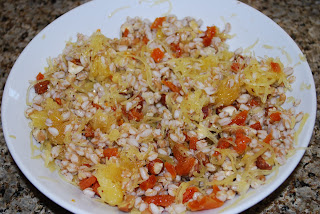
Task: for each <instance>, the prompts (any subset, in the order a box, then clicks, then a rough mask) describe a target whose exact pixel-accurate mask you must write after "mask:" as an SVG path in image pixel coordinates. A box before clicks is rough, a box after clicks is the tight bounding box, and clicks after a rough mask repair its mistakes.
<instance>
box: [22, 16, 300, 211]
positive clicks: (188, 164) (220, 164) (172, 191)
mask: <svg viewBox="0 0 320 214" xmlns="http://www.w3.org/2000/svg"><path fill="white" fill-rule="evenodd" d="M201 24H202V22H201V20H195V19H194V18H190V17H186V18H184V19H182V20H178V19H177V18H176V17H175V16H168V17H159V18H156V19H155V20H154V21H153V22H150V21H149V20H145V19H144V20H142V19H140V18H128V19H127V21H126V22H125V23H124V24H123V25H122V26H121V37H120V39H118V38H115V39H110V38H107V37H106V36H104V35H103V34H102V33H101V32H100V30H97V31H96V32H95V33H93V34H92V35H91V36H90V37H88V36H85V35H82V34H78V36H77V41H76V42H68V43H67V44H66V47H65V49H64V50H63V53H62V54H60V55H59V56H58V57H56V58H54V59H49V60H48V67H47V68H45V72H43V73H39V74H38V75H37V77H36V80H35V81H32V83H31V86H30V88H29V89H32V90H33V88H34V90H35V96H34V97H33V98H32V102H29V101H27V103H28V105H29V108H28V109H27V110H26V116H27V117H28V118H30V119H31V123H30V124H31V127H32V134H33V137H34V138H35V139H36V141H37V142H38V143H39V145H40V151H41V157H42V158H43V159H44V162H45V165H46V166H47V167H50V168H52V167H56V168H57V169H58V170H59V172H60V173H61V174H62V175H63V177H64V178H65V179H66V180H67V181H69V182H71V183H73V184H74V185H77V186H78V187H79V188H80V189H81V190H82V192H83V194H85V195H87V196H89V197H92V198H96V199H98V200H101V201H102V202H105V203H107V204H109V205H111V206H117V207H118V208H119V209H120V210H121V211H125V212H130V211H131V212H142V213H144V214H147V213H162V212H168V213H182V212H185V211H187V210H191V211H198V210H206V209H213V208H218V207H220V206H222V205H223V204H224V203H225V202H226V201H227V200H231V199H233V198H234V197H235V196H236V195H241V194H244V193H246V192H247V191H248V189H249V188H250V187H251V188H257V187H259V186H260V185H263V184H264V183H265V182H266V175H269V174H271V173H272V172H274V171H276V169H277V168H278V166H279V165H283V164H284V163H285V162H286V158H287V156H288V155H289V154H290V153H291V152H292V150H293V142H294V127H295V125H296V123H298V122H299V121H300V120H301V119H302V117H303V113H302V112H300V113H296V112H295V108H294V107H295V106H297V105H299V101H298V100H296V101H295V102H294V103H293V106H292V107H291V108H289V109H283V108H282V107H281V105H282V104H283V103H284V102H285V101H286V95H285V93H286V91H287V90H288V89H290V84H291V83H292V82H293V81H294V80H295V77H294V76H292V73H293V69H292V68H289V67H287V68H285V67H284V66H283V64H282V63H281V62H280V60H279V59H278V58H264V59H259V60H258V59H257V58H255V57H253V56H245V55H244V54H243V53H242V49H241V48H239V49H237V50H236V51H234V52H231V51H229V50H228V46H227V45H226V43H225V41H226V39H228V38H230V36H229V35H228V32H229V30H230V24H226V26H225V29H224V30H221V29H219V28H218V27H216V26H208V27H206V28H205V29H201V28H200V26H201ZM28 99H29V98H28Z"/></svg>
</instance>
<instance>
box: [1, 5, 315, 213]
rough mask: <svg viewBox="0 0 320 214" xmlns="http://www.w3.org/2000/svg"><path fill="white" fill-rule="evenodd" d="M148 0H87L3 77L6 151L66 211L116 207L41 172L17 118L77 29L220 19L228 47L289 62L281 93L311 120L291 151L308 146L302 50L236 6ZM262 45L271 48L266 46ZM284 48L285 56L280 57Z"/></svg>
mask: <svg viewBox="0 0 320 214" xmlns="http://www.w3.org/2000/svg"><path fill="white" fill-rule="evenodd" d="M153 2H154V1H141V0H140V1H139V0H122V1H112V0H108V1H106V0H101V1H92V2H89V3H86V4H84V5H81V6H79V7H77V8H75V9H73V10H71V11H70V12H68V13H66V14H65V15H63V16H61V17H60V18H58V19H57V20H55V21H54V22H53V23H51V24H50V25H48V26H47V27H46V28H45V29H44V30H42V31H41V32H40V33H39V34H38V35H37V36H36V37H35V38H34V39H33V40H32V41H31V42H30V44H29V45H28V46H27V47H26V48H25V49H24V51H23V52H22V53H21V55H20V57H19V58H18V60H17V61H16V63H15V64H14V66H13V68H12V70H11V73H10V75H9V77H8V80H7V83H6V86H5V91H4V94H3V100H2V109H1V114H2V124H3V131H4V135H5V139H6V142H7V145H8V148H9V150H10V152H11V154H12V156H13V158H14V160H15V161H16V163H17V165H18V166H19V168H20V169H21V171H22V172H23V173H24V174H25V176H26V177H27V178H28V179H29V180H30V181H31V183H32V184H33V185H34V186H36V187H37V188H38V189H39V190H40V191H41V192H42V193H43V194H45V195H46V196H47V197H49V198H50V199H51V200H53V201H54V202H56V203H57V204H59V205H60V206H62V207H64V208H66V209H67V210H70V211H72V212H75V213H96V214H98V213H106V212H110V213H116V212H118V210H117V208H115V207H110V206H108V205H106V204H103V203H99V202H97V201H94V200H92V199H90V198H87V197H86V196H85V195H84V194H82V193H81V191H80V190H79V189H78V188H77V187H75V186H72V185H71V184H68V183H66V182H65V181H63V180H62V179H61V178H60V177H59V175H58V173H57V172H53V173H52V172H50V171H49V169H47V168H45V167H44V163H43V161H42V160H41V159H32V158H31V149H30V141H29V135H30V128H29V127H28V122H29V121H28V120H27V119H26V118H25V116H24V110H25V109H26V101H25V100H26V90H27V88H28V86H29V83H28V80H31V79H34V78H35V76H36V75H37V73H38V72H43V68H44V67H45V66H46V59H47V58H48V57H56V56H57V55H58V54H59V53H61V52H62V50H63V48H64V46H65V41H67V40H69V39H70V38H72V39H73V40H75V38H76V34H77V33H78V32H80V33H83V34H86V35H91V34H92V33H93V32H94V31H96V30H97V29H101V31H102V33H104V34H105V35H106V36H107V37H118V36H119V34H120V30H119V29H120V25H121V24H122V23H124V22H125V20H126V17H127V16H131V17H135V16H140V17H143V18H149V19H150V20H153V19H154V18H155V17H159V16H162V15H163V14H164V13H167V12H169V13H171V14H175V15H177V16H178V18H183V17H185V16H191V17H195V18H197V19H199V18H201V19H202V20H203V21H204V24H203V28H205V26H208V25H210V26H211V25H213V24H215V25H217V26H218V27H220V28H224V24H225V22H229V23H231V25H232V30H231V34H235V35H236V36H235V37H234V38H232V39H231V40H229V41H228V42H227V43H228V44H229V45H230V49H231V50H235V49H236V48H238V47H244V48H245V47H249V46H250V45H252V44H254V43H255V42H256V41H258V42H257V44H256V45H255V46H254V47H253V49H252V51H254V53H255V55H256V56H265V55H268V56H272V57H277V56H278V57H280V59H281V60H282V62H283V63H284V64H285V65H291V66H293V65H295V72H294V75H295V76H296V77H297V81H296V82H295V83H294V84H293V90H292V92H290V93H289V94H288V96H294V97H296V98H300V99H301V100H302V102H301V105H300V106H299V107H298V109H297V111H303V112H308V113H309V115H310V117H309V119H308V120H307V122H306V124H305V126H304V128H303V130H302V133H301V134H300V137H299V139H298V145H297V147H307V146H308V144H309V141H310V137H311V135H312V131H313V126H314V121H315V116H316V94H315V87H314V81H313V77H312V73H311V71H310V68H309V66H308V63H307V62H306V61H303V60H301V56H302V52H301V51H300V50H299V48H298V46H297V45H296V44H295V43H294V41H293V40H292V39H291V38H290V37H289V36H288V35H287V34H286V33H285V31H283V30H282V29H281V28H280V27H279V26H278V25H277V24H275V23H274V22H273V21H272V20H270V19H269V18H268V17H266V16H264V15H263V14H262V13H260V12H258V11H257V10H255V9H253V8H251V7H249V6H247V5H245V4H243V3H240V2H238V1H221V0H197V1H193V0H184V1H182V0H180V1H178V0H177V1H173V0H172V1H162V3H158V4H157V3H155V4H154V3H153ZM160 2H161V1H160ZM171 6H172V7H171ZM265 45H270V46H272V47H274V48H273V49H267V48H265V47H266V46H265ZM279 47H280V48H279ZM284 51H285V52H287V53H288V54H289V55H290V57H288V56H286V54H284ZM297 63H298V64H297ZM301 84H307V85H310V89H309V90H307V89H305V90H301V89H300V86H301ZM12 136H15V137H16V138H15V139H14V138H13V137H12ZM303 154H304V151H303V150H298V151H297V152H296V153H295V155H294V156H292V157H291V158H290V159H289V160H288V161H287V163H286V164H285V166H282V167H281V168H280V173H279V174H278V176H277V178H276V179H275V180H274V181H272V182H271V183H269V184H267V185H264V186H262V187H260V188H259V189H257V190H250V191H249V194H248V195H247V197H246V198H245V199H244V200H242V201H241V202H240V203H237V205H236V206H233V207H229V208H227V209H225V210H224V211H223V213H238V212H241V211H243V210H245V209H247V208H249V207H251V206H253V205H254V204H256V203H258V202H259V201H261V200H262V199H263V198H265V197H266V196H268V195H269V194H270V193H271V192H273V191H274V190H275V189H276V188H277V187H278V186H279V185H280V184H281V183H282V182H283V181H284V180H285V179H286V178H287V177H288V176H289V175H290V173H291V172H292V171H293V170H294V168H295V167H296V166H297V164H298V163H299V161H300V159H301V157H302V155H303ZM233 202H235V200H231V201H228V202H227V203H226V204H225V205H224V206H223V207H222V208H220V209H216V210H214V211H212V210H211V211H205V212H204V213H209V212H210V213H214V212H217V211H219V210H221V209H224V208H225V207H228V206H229V205H230V204H232V203H233Z"/></svg>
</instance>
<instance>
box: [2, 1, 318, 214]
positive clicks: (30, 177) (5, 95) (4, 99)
mask: <svg viewBox="0 0 320 214" xmlns="http://www.w3.org/2000/svg"><path fill="white" fill-rule="evenodd" d="M95 2H96V1H90V2H86V3H84V4H82V5H80V6H78V7H75V8H73V9H72V10H70V11H68V12H66V13H64V14H63V15H61V16H60V17H58V18H57V19H55V20H54V21H53V22H51V23H50V24H49V25H47V26H46V27H45V28H44V29H42V30H41V31H40V32H39V33H38V34H37V35H36V36H35V37H34V38H33V39H32V40H31V41H30V42H29V43H28V45H27V46H26V47H25V48H24V50H23V51H22V52H21V54H20V56H19V57H18V58H17V60H16V61H15V63H14V65H13V67H12V69H11V71H14V70H15V67H16V64H18V63H20V61H21V56H23V55H24V53H25V52H26V51H27V50H28V49H29V48H31V47H32V45H31V44H33V43H34V42H35V41H36V40H37V39H38V38H39V37H40V36H41V35H42V33H43V32H45V31H46V30H47V29H48V28H50V26H52V25H53V23H56V22H57V21H58V20H61V19H64V17H65V16H66V15H67V14H69V13H70V12H71V11H75V10H78V9H79V8H82V7H86V6H87V5H89V4H95ZM240 3H241V4H243V5H244V6H246V7H247V9H248V10H251V11H253V12H255V13H258V14H260V15H262V16H264V18H267V19H266V20H268V22H270V23H271V24H273V25H274V27H275V28H278V30H279V29H280V30H281V31H282V33H284V34H285V35H286V36H287V37H288V38H289V40H290V42H291V43H293V45H294V48H295V49H297V50H299V51H300V49H299V47H298V46H297V44H296V43H295V41H294V40H293V39H292V38H291V37H290V36H289V35H288V34H287V32H285V31H284V30H283V29H282V28H281V27H280V26H279V25H277V24H276V23H275V22H274V21H273V20H272V19H270V18H269V17H267V16H266V15H264V14H263V13H261V12H260V11H258V10H256V9H255V8H253V7H251V6H249V5H247V4H245V3H242V2H240ZM306 66H307V67H308V68H309V70H310V71H311V69H310V66H309V64H308V63H306ZM11 71H10V73H9V76H8V77H7V80H6V84H5V87H4V92H3V97H2V105H1V120H2V126H3V134H4V138H5V141H6V144H7V147H8V149H9V151H10V153H11V156H12V158H13V160H14V162H15V163H16V164H17V165H18V167H19V169H20V170H21V171H22V173H23V174H24V176H26V178H27V179H28V180H29V181H30V182H31V183H32V185H33V186H35V187H36V188H37V189H38V190H39V191H40V192H41V193H42V194H44V195H45V196H46V197H48V198H49V199H50V200H52V201H54V202H55V203H56V204H58V205H59V206H61V207H63V208H65V209H67V210H69V211H71V212H76V213H82V212H83V211H82V210H80V209H78V208H77V206H76V205H72V204H70V202H67V201H63V200H61V199H60V198H59V197H57V195H56V194H54V193H52V192H50V191H47V190H46V187H45V185H43V184H41V183H40V182H38V181H37V179H35V177H34V175H32V174H31V173H30V172H29V170H28V167H26V166H25V164H24V163H23V162H22V161H21V159H20V158H19V156H18V154H17V153H16V150H15V149H14V146H13V144H11V143H8V142H10V141H11V140H12V139H11V138H10V136H9V133H8V128H7V121H6V115H5V113H6V111H7V110H6V109H5V108H6V106H7V105H6V104H7V103H8V102H9V97H8V90H9V89H8V88H9V87H10V86H8V85H7V83H8V82H12V81H13V80H12V75H11ZM308 75H311V78H312V80H313V81H311V82H310V84H311V89H310V91H312V93H313V99H312V104H311V105H312V106H313V108H312V112H309V114H310V115H311V116H312V115H314V116H313V117H310V118H309V120H311V121H308V123H309V124H312V127H313V128H312V129H308V130H307V135H306V136H307V140H306V141H307V142H309V143H308V145H309V144H310V140H311V137H312V136H313V130H314V124H315V121H316V110H317V99H316V89H315V83H314V78H313V75H312V73H311V74H308ZM308 145H307V146H308ZM304 153H305V151H304V150H303V151H297V152H296V154H295V155H294V157H295V159H294V160H292V163H291V164H290V165H289V166H288V165H287V164H285V166H286V167H287V168H289V170H290V171H291V173H288V174H286V176H282V177H281V179H280V181H278V182H277V183H274V185H273V188H270V189H268V190H267V191H266V193H265V194H263V195H259V196H258V197H255V199H254V200H252V201H251V202H248V203H247V205H246V206H244V207H241V209H239V210H240V211H244V210H246V209H248V208H250V207H252V206H253V205H255V204H257V203H259V202H260V201H262V200H263V199H264V198H265V197H267V196H269V195H270V194H271V193H272V192H273V191H275V190H276V189H277V188H278V187H279V186H280V185H282V184H283V182H284V181H285V180H286V179H287V178H288V177H289V176H290V175H292V173H293V172H294V169H295V168H296V167H297V166H298V164H299V162H300V161H301V159H302V157H303V155H304ZM273 182H274V181H273ZM231 201H233V200H231ZM227 208H228V207H227ZM226 211H227V210H226Z"/></svg>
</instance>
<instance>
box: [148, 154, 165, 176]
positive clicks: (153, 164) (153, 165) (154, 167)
mask: <svg viewBox="0 0 320 214" xmlns="http://www.w3.org/2000/svg"><path fill="white" fill-rule="evenodd" d="M163 166H164V164H163V161H162V160H160V159H159V158H157V159H155V160H153V161H150V162H149V164H148V171H149V173H150V174H152V175H158V174H159V173H160V172H161V171H162V169H163Z"/></svg>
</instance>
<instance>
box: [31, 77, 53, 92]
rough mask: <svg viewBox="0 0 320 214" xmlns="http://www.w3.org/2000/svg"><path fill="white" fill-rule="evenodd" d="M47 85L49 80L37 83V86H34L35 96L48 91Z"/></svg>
mask: <svg viewBox="0 0 320 214" xmlns="http://www.w3.org/2000/svg"><path fill="white" fill-rule="evenodd" d="M49 83H50V81H49V80H45V81H42V82H38V83H37V84H35V85H34V90H35V91H36V93H37V94H43V93H45V92H46V91H47V90H48V85H49Z"/></svg>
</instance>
